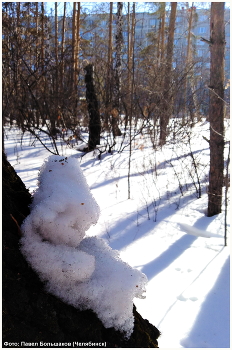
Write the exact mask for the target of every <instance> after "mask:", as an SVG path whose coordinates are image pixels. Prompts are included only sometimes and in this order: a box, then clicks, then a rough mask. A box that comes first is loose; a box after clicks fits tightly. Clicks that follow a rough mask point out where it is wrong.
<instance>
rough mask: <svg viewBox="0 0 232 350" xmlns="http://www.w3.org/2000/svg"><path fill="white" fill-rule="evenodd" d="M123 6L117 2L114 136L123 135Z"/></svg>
mask: <svg viewBox="0 0 232 350" xmlns="http://www.w3.org/2000/svg"><path fill="white" fill-rule="evenodd" d="M122 8H123V3H122V2H118V3H117V9H118V11H117V29H116V43H115V45H116V63H115V84H114V88H115V96H114V108H113V110H114V111H113V113H112V131H113V136H114V137H116V136H121V134H122V133H121V131H120V129H119V127H118V118H119V116H120V102H121V81H122V42H123V35H122V24H123V19H122Z"/></svg>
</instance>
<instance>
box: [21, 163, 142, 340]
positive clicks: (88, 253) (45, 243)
mask: <svg viewBox="0 0 232 350" xmlns="http://www.w3.org/2000/svg"><path fill="white" fill-rule="evenodd" d="M99 214H100V210H99V207H98V205H97V203H96V201H95V200H94V198H93V197H92V195H91V193H90V190H89V187H88V185H87V182H86V180H85V177H84V175H83V174H82V171H81V168H80V165H79V163H78V161H77V160H76V159H74V158H64V157H60V156H50V157H49V158H48V159H47V160H46V161H45V162H44V164H43V166H42V168H41V171H40V174H39V187H38V189H37V191H36V192H35V194H34V198H33V203H32V205H31V213H30V215H29V216H28V217H27V218H26V219H25V221H24V223H23V225H22V232H23V237H22V239H21V251H22V253H23V254H24V256H25V258H26V259H27V261H28V262H29V264H30V265H31V266H32V268H33V269H34V270H35V271H36V272H37V273H38V275H39V276H40V279H41V280H42V281H44V282H45V285H46V289H47V291H49V292H50V293H52V294H54V295H56V296H57V297H59V298H60V299H62V300H63V301H65V302H66V303H68V304H70V305H73V306H74V307H77V308H79V309H81V310H85V309H92V310H93V311H94V312H96V314H97V315H98V317H99V318H100V319H101V321H102V322H103V324H104V326H105V327H106V328H109V327H114V328H115V329H116V330H119V331H121V332H123V333H124V334H125V336H126V337H130V335H131V333H132V331H133V325H134V319H133V298H134V297H138V298H144V296H143V293H144V292H145V285H146V283H147V277H146V276H145V275H144V274H143V273H141V272H140V271H138V270H136V269H133V268H132V267H131V266H129V265H128V264H126V263H125V262H123V261H122V260H121V259H120V257H119V253H118V251H115V250H112V249H111V248H110V247H109V246H108V245H107V244H106V243H105V241H103V240H102V239H99V238H97V237H85V233H86V231H87V230H88V229H89V227H90V226H91V225H93V224H95V223H96V222H97V220H98V217H99Z"/></svg>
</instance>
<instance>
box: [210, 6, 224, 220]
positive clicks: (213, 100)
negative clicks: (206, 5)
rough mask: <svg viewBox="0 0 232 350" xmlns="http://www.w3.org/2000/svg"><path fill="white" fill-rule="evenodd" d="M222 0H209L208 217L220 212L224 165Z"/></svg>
mask: <svg viewBox="0 0 232 350" xmlns="http://www.w3.org/2000/svg"><path fill="white" fill-rule="evenodd" d="M224 6H225V3H224V2H212V3H211V20H210V21H211V22H210V33H211V37H210V42H211V46H210V47H211V63H210V64H211V65H210V86H209V88H210V107H209V121H210V172H209V190H208V216H213V215H216V214H219V213H221V206H222V187H223V168H224V100H223V99H224V59H225V24H224Z"/></svg>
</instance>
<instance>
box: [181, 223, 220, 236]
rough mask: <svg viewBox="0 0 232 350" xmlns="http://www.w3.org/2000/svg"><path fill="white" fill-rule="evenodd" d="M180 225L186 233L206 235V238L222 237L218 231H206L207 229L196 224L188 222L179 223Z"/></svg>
mask: <svg viewBox="0 0 232 350" xmlns="http://www.w3.org/2000/svg"><path fill="white" fill-rule="evenodd" d="M179 227H180V229H181V230H182V231H184V232H185V233H188V234H189V235H192V236H196V237H205V238H210V237H215V238H222V236H221V235H218V234H216V233H212V232H209V231H205V230H200V229H199V228H196V227H194V226H190V225H188V224H184V223H179Z"/></svg>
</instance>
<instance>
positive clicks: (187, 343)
mask: <svg viewBox="0 0 232 350" xmlns="http://www.w3.org/2000/svg"><path fill="white" fill-rule="evenodd" d="M181 345H182V346H183V347H184V348H193V347H194V348H205V347H209V348H229V347H230V258H229V257H228V258H227V260H226V262H225V264H224V265H223V267H222V269H221V272H220V275H219V276H218V278H217V281H216V283H215V285H214V286H213V288H212V289H211V291H210V292H209V294H208V295H207V297H206V300H205V302H204V303H203V305H202V308H201V310H200V312H199V314H198V316H197V318H196V321H195V323H194V326H193V328H192V330H191V332H190V333H189V335H188V337H187V338H185V339H183V340H182V341H181Z"/></svg>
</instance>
